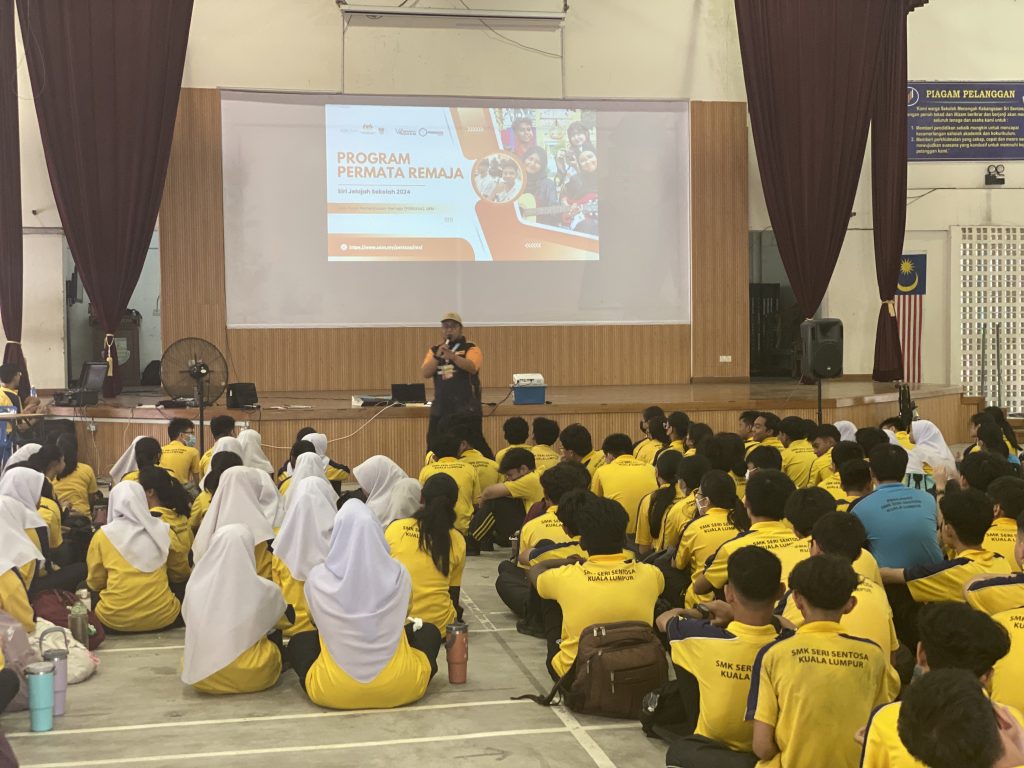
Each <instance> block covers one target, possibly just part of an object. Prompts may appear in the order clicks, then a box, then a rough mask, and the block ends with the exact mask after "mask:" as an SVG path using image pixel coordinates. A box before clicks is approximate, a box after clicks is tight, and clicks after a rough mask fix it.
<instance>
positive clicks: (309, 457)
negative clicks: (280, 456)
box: [278, 441, 365, 504]
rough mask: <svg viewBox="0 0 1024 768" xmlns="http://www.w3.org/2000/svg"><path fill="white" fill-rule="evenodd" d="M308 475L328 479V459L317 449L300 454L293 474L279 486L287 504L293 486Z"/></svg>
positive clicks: (293, 468) (296, 458)
mask: <svg viewBox="0 0 1024 768" xmlns="http://www.w3.org/2000/svg"><path fill="white" fill-rule="evenodd" d="M303 442H305V441H303ZM306 445H309V443H306ZM307 477H322V478H323V479H324V480H326V479H327V459H326V458H325V457H323V456H319V455H317V453H316V451H306V452H305V453H300V454H298V455H297V456H296V457H295V462H294V464H293V465H292V471H291V474H289V475H288V477H286V478H285V479H284V482H283V483H281V484H280V485H279V486H278V491H280V493H281V496H282V497H283V498H284V500H285V504H287V503H288V496H289V494H290V490H291V488H292V486H294V485H297V484H298V483H300V482H302V481H303V480H305V479H306V478H307ZM364 492H365V490H364Z"/></svg>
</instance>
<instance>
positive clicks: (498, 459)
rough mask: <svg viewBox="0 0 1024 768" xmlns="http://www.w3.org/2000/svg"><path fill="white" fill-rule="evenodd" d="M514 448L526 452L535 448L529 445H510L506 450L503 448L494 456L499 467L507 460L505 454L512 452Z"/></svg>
mask: <svg viewBox="0 0 1024 768" xmlns="http://www.w3.org/2000/svg"><path fill="white" fill-rule="evenodd" d="M513 448H525V449H526V450H528V451H529V450H531V449H532V448H533V446H532V445H530V444H528V443H510V444H509V445H506V446H505V447H504V448H502V449H501V450H500V451H498V452H497V453H496V454H494V460H495V461H496V462H497V463H498V465H499V466H500V465H501V460H502V459H503V458H505V454H506V453H508V452H509V451H511V450H512V449H513Z"/></svg>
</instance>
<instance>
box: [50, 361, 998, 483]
mask: <svg viewBox="0 0 1024 768" xmlns="http://www.w3.org/2000/svg"><path fill="white" fill-rule="evenodd" d="M427 390H428V396H429V395H430V385H429V383H428V385H427ZM912 392H913V397H914V399H915V401H916V402H917V405H918V411H919V413H920V415H921V417H922V418H926V419H929V420H931V421H934V422H935V423H936V424H937V425H938V426H939V428H940V429H941V430H942V432H943V434H944V435H945V436H946V438H947V440H948V441H949V442H951V443H954V442H964V441H966V440H967V421H968V419H969V417H970V415H971V414H973V413H976V412H977V411H978V410H980V409H981V407H982V406H983V403H982V402H981V400H980V399H979V398H968V397H964V396H963V395H962V390H961V388H960V387H959V386H950V385H938V384H923V385H920V386H916V387H914V388H913V389H912ZM354 394H374V395H385V394H386V393H385V392H383V391H378V392H366V391H363V392H345V391H338V392H292V393H286V392H271V393H263V394H261V395H260V403H261V407H260V408H258V409H256V410H230V409H227V408H225V407H224V406H223V405H215V406H212V407H210V408H207V409H206V415H205V418H206V420H207V422H208V421H209V419H210V418H212V417H213V416H217V415H219V414H223V413H230V414H231V415H232V416H234V417H235V419H236V420H237V421H238V422H239V423H240V424H243V425H247V426H250V427H252V428H254V429H256V430H258V431H259V432H260V433H261V434H262V436H263V442H264V449H265V451H266V453H267V455H268V456H269V457H270V460H271V461H273V462H274V463H275V464H281V463H283V462H284V461H285V459H286V458H287V454H288V449H289V448H290V446H291V444H292V441H293V440H294V437H295V433H296V432H297V431H298V430H299V429H301V428H302V427H304V426H311V427H313V428H314V429H316V430H317V431H318V432H323V433H324V434H326V435H327V436H328V437H329V438H330V439H331V441H332V443H331V447H330V454H331V456H332V458H334V459H335V460H336V461H340V462H342V463H345V464H348V465H350V466H354V465H355V464H358V463H359V462H361V461H363V460H364V459H366V458H368V457H370V456H372V455H374V454H377V453H382V454H385V455H387V456H390V457H391V458H393V459H394V460H395V461H397V462H398V463H399V464H400V465H401V466H402V468H403V469H405V470H406V471H407V472H409V473H410V474H416V473H418V472H419V469H420V467H421V466H422V463H423V455H424V453H425V450H426V443H425V439H426V438H425V436H426V429H427V418H428V417H429V414H430V409H429V408H426V407H422V406H421V407H417V406H393V407H388V408H382V407H364V408H354V407H353V406H352V395H354ZM509 394H510V391H509V389H507V388H506V389H485V390H484V394H483V400H484V403H485V405H484V417H485V418H484V434H485V435H486V437H487V440H488V441H489V442H490V444H491V447H492V448H493V449H494V450H497V449H498V448H500V447H502V446H503V445H504V440H503V439H502V436H501V425H502V422H503V421H504V420H505V419H507V418H508V417H510V416H522V417H523V418H525V419H527V420H528V421H529V420H530V419H532V418H533V417H535V416H548V417H550V418H553V419H555V420H557V421H558V423H559V424H560V425H561V426H566V425H567V424H571V423H573V422H579V423H581V424H583V425H585V426H586V427H587V428H588V429H589V430H590V432H591V434H592V435H593V437H594V443H595V447H599V446H600V443H601V440H603V439H604V437H605V436H606V435H608V434H610V433H612V432H625V433H627V434H629V435H630V436H631V437H633V438H638V437H639V436H640V435H639V420H640V412H641V411H642V410H643V409H644V408H646V407H647V406H649V405H660V406H661V407H663V408H664V409H665V411H666V412H671V411H675V410H681V411H685V412H686V413H687V414H689V416H690V418H691V419H692V420H694V421H703V422H706V423H707V424H709V425H711V427H712V428H713V429H714V430H715V431H725V430H728V431H732V430H734V429H735V428H736V422H737V419H738V417H739V414H740V413H741V412H742V411H745V410H768V411H773V412H775V413H777V414H779V415H780V416H781V415H789V414H794V415H798V416H802V417H805V418H810V419H814V418H816V416H817V414H816V411H817V402H816V398H817V393H816V389H815V387H813V386H807V385H802V384H798V383H796V382H794V381H791V380H765V381H755V382H737V383H714V384H679V385H647V386H642V385H641V386H605V387H601V386H590V387H549V388H548V391H547V400H548V402H547V403H545V404H544V405H513V404H512V398H511V397H508V399H505V398H506V396H508V395H509ZM165 397H166V395H164V394H163V393H162V392H160V391H159V390H156V389H149V390H132V391H125V392H123V393H122V394H121V395H120V396H119V397H117V398H114V399H112V400H105V401H101V402H100V404H99V405H95V406H88V407H85V408H52V407H51V408H49V410H48V415H49V416H50V418H62V419H71V420H73V421H75V423H76V424H75V426H76V430H77V432H78V436H79V444H80V446H81V448H80V450H81V456H82V459H83V460H85V461H89V462H90V463H92V464H93V465H94V466H95V467H96V470H97V474H98V475H99V476H101V477H102V476H105V475H107V474H108V473H109V470H110V467H111V465H112V464H113V463H114V461H115V460H116V459H117V457H118V456H120V455H121V453H122V451H124V449H125V447H126V446H127V445H128V443H129V442H130V441H131V440H132V438H133V437H135V436H137V435H151V436H153V437H155V438H157V439H159V440H160V441H161V442H165V441H166V440H167V432H166V423H167V421H168V419H171V418H173V417H175V416H184V417H186V418H190V419H198V416H199V413H198V411H197V410H196V409H161V408H158V407H157V406H156V403H157V402H158V401H160V400H163V399H165ZM221 402H222V403H223V398H222V399H221ZM897 402H898V400H897V393H896V389H895V387H894V386H892V385H890V384H878V383H875V382H870V381H856V380H836V381H831V382H827V383H826V384H825V385H824V388H823V400H822V408H823V413H824V418H825V420H826V421H829V422H833V421H837V420H839V419H847V420H849V421H852V422H853V423H854V424H857V425H858V426H870V425H873V424H878V423H879V422H880V421H881V420H882V419H884V418H887V417H889V416H895V415H896V414H897V412H898V406H897ZM206 440H207V446H209V445H210V440H211V436H210V433H209V430H208V429H207V431H206Z"/></svg>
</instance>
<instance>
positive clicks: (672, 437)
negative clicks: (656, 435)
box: [665, 411, 690, 454]
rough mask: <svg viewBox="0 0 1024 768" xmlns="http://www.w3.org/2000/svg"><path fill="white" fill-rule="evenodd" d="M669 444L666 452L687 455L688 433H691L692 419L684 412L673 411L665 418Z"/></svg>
mask: <svg viewBox="0 0 1024 768" xmlns="http://www.w3.org/2000/svg"><path fill="white" fill-rule="evenodd" d="M665 427H666V429H667V430H668V437H669V444H668V447H667V448H666V449H665V450H671V451H679V453H680V454H684V453H686V433H687V432H689V431H690V417H689V416H688V415H686V414H685V413H683V412H682V411H672V413H670V414H669V415H668V416H667V417H666V418H665Z"/></svg>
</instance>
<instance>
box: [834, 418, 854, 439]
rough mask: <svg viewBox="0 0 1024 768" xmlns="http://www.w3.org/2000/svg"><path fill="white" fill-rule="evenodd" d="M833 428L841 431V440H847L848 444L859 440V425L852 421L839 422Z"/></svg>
mask: <svg viewBox="0 0 1024 768" xmlns="http://www.w3.org/2000/svg"><path fill="white" fill-rule="evenodd" d="M832 426H834V427H835V428H836V429H838V430H839V439H840V440H846V441H847V442H855V441H856V440H857V425H856V424H854V423H853V422H852V421H837V422H836V423H835V424H833V425H832Z"/></svg>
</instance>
